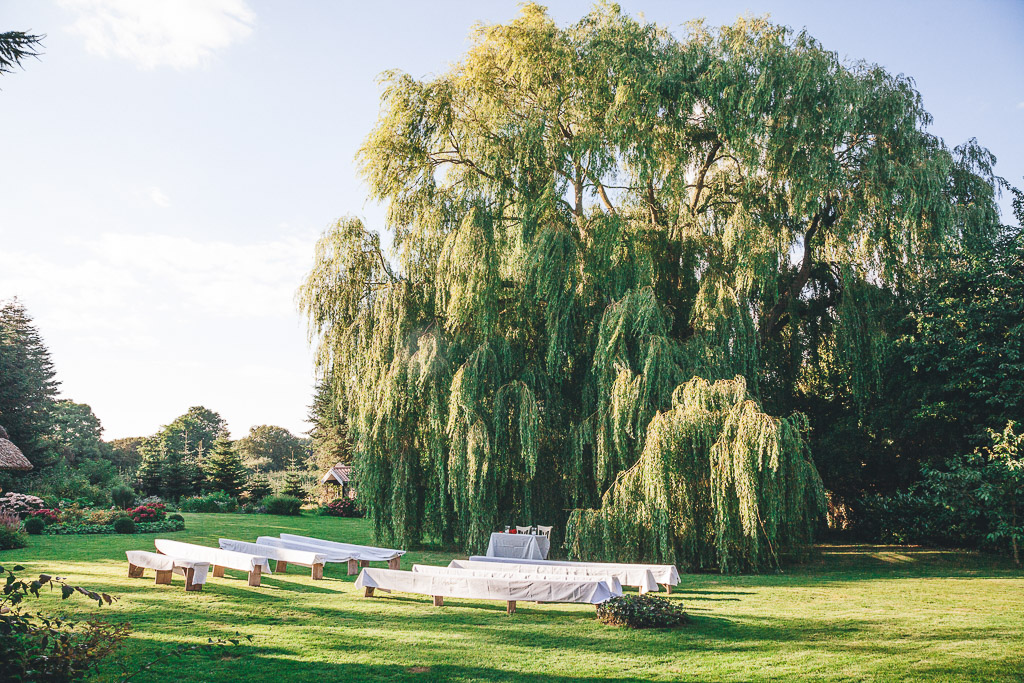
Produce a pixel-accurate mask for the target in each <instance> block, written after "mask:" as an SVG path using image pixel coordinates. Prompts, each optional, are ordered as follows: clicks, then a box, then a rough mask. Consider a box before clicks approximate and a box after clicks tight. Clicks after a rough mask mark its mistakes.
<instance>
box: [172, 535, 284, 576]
mask: <svg viewBox="0 0 1024 683" xmlns="http://www.w3.org/2000/svg"><path fill="white" fill-rule="evenodd" d="M153 543H154V545H156V549H157V550H159V551H160V552H162V553H163V554H164V555H170V556H171V557H180V558H183V559H186V560H196V561H198V562H209V563H210V564H214V565H217V566H218V567H225V568H227V569H237V570H238V571H242V572H251V571H252V570H253V569H255V568H256V567H260V573H262V574H269V573H270V562H268V561H267V558H266V556H265V555H251V554H249V553H236V552H233V551H231V550H221V549H220V548H210V547H208V546H205V545H195V544H193V543H182V542H181V541H171V540H168V539H166V538H158V539H156V541H154V542H153Z"/></svg>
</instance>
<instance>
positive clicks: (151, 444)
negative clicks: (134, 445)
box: [136, 437, 167, 496]
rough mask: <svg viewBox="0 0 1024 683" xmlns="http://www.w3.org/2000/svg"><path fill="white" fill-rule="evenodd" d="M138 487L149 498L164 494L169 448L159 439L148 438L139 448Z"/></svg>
mask: <svg viewBox="0 0 1024 683" xmlns="http://www.w3.org/2000/svg"><path fill="white" fill-rule="evenodd" d="M139 456H140V459H139V468H138V470H136V478H137V479H138V482H139V483H138V486H139V489H140V490H141V491H143V492H144V493H145V494H146V495H148V496H159V495H163V494H164V485H163V481H164V465H165V463H166V460H167V446H166V444H164V443H163V442H162V441H161V440H160V439H158V438H157V437H148V438H146V439H144V440H143V442H142V444H141V445H140V446H139Z"/></svg>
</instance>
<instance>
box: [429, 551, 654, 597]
mask: <svg viewBox="0 0 1024 683" xmlns="http://www.w3.org/2000/svg"><path fill="white" fill-rule="evenodd" d="M495 559H497V558H491V560H492V561H480V560H452V561H451V562H449V563H448V566H449V567H452V568H456V569H472V570H481V571H487V570H489V569H490V570H494V569H498V570H501V571H506V572H515V573H517V574H519V575H527V576H548V577H551V578H554V577H562V578H577V579H603V578H606V577H612V578H614V579H615V581H616V582H617V583H620V584H621V585H623V586H636V587H637V588H639V589H640V592H641V593H646V592H648V591H656V590H658V582H657V581H655V580H654V575H653V574H651V572H650V570H649V569H637V568H632V567H631V568H629V569H625V570H624V569H621V568H618V569H617V568H615V567H611V568H608V567H566V566H564V565H559V564H553V563H552V564H549V563H545V564H539V563H534V562H517V561H515V560H509V561H502V562H496V561H493V560H495ZM502 559H503V558H502ZM413 570H414V571H415V567H413Z"/></svg>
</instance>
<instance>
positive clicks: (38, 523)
mask: <svg viewBox="0 0 1024 683" xmlns="http://www.w3.org/2000/svg"><path fill="white" fill-rule="evenodd" d="M45 528H46V522H44V521H43V519H42V517H29V518H28V519H26V520H25V531H26V532H28V533H30V534H32V535H33V536H38V535H39V534H41V533H43V529H45Z"/></svg>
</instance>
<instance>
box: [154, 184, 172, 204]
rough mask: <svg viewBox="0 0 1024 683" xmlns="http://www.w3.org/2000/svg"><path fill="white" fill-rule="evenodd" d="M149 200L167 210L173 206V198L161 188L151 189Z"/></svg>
mask: <svg viewBox="0 0 1024 683" xmlns="http://www.w3.org/2000/svg"><path fill="white" fill-rule="evenodd" d="M149 198H150V199H152V200H153V203H154V204H156V205H157V206H159V207H163V208H165V209H166V208H167V207H168V206H170V205H171V198H170V197H168V196H167V195H166V194H165V193H164V191H163V190H161V189H160V188H159V187H151V188H149Z"/></svg>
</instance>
